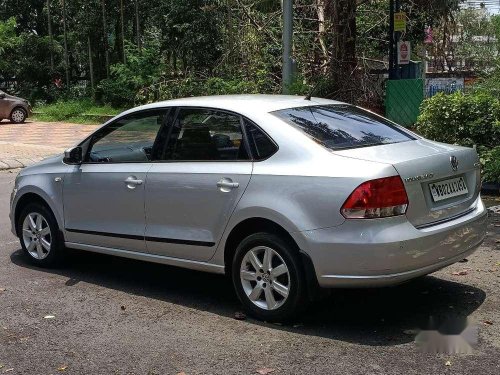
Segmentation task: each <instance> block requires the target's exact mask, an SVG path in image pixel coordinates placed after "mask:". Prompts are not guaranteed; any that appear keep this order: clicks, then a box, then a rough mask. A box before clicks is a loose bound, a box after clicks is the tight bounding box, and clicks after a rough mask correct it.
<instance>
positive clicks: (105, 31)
mask: <svg viewBox="0 0 500 375" xmlns="http://www.w3.org/2000/svg"><path fill="white" fill-rule="evenodd" d="M101 7H102V32H103V34H102V36H103V38H104V58H105V60H106V78H109V51H108V49H109V48H108V25H107V23H106V3H105V0H102V1H101Z"/></svg>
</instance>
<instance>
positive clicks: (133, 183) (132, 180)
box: [123, 176, 144, 189]
mask: <svg viewBox="0 0 500 375" xmlns="http://www.w3.org/2000/svg"><path fill="white" fill-rule="evenodd" d="M123 182H124V183H125V185H127V187H128V188H129V189H135V188H136V187H137V186H138V185H142V183H143V182H144V181H142V180H138V179H137V178H136V177H135V176H129V177H127V178H126V179H125V181H123Z"/></svg>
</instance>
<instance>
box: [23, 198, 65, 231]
mask: <svg viewBox="0 0 500 375" xmlns="http://www.w3.org/2000/svg"><path fill="white" fill-rule="evenodd" d="M30 203H39V204H41V205H43V206H45V207H46V208H47V209H49V210H50V212H52V215H54V217H55V219H56V222H57V224H58V226H59V231H60V232H62V231H61V228H62V226H61V224H62V223H61V222H60V218H59V217H58V215H57V214H56V212H57V211H56V210H55V209H54V207H53V206H52V205H51V204H50V203H49V200H48V199H46V198H45V197H43V196H42V195H41V194H39V193H37V192H33V191H27V192H25V193H24V194H22V195H20V196H19V198H17V200H16V202H15V208H14V225H15V228H16V232H17V231H18V225H17V223H18V221H19V216H20V215H21V212H22V210H23V209H24V208H25V207H26V206H27V205H28V204H30ZM17 235H18V236H19V235H20V234H19V233H17Z"/></svg>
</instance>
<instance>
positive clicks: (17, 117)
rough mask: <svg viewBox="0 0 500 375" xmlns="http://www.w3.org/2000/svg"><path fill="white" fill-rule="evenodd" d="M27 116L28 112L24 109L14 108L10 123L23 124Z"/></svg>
mask: <svg viewBox="0 0 500 375" xmlns="http://www.w3.org/2000/svg"><path fill="white" fill-rule="evenodd" d="M26 117H27V114H26V111H25V110H24V109H22V108H14V110H13V111H12V113H11V114H10V121H12V122H13V123H15V124H21V123H23V122H24V120H26Z"/></svg>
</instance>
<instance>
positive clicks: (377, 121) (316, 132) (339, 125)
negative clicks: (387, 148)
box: [272, 104, 415, 150]
mask: <svg viewBox="0 0 500 375" xmlns="http://www.w3.org/2000/svg"><path fill="white" fill-rule="evenodd" d="M272 114H273V115H275V116H277V117H279V118H280V119H282V120H283V121H285V122H286V123H288V124H290V125H292V126H294V127H296V128H299V129H300V130H302V131H303V132H304V133H305V134H306V135H308V136H309V137H311V138H312V139H314V140H315V141H316V142H319V143H320V144H322V145H323V146H325V147H327V148H329V149H331V150H342V149H348V148H358V147H368V146H376V145H384V144H389V143H399V142H406V141H411V140H413V139H415V138H413V137H412V136H411V135H409V134H408V133H406V132H405V131H404V130H402V129H400V128H398V127H397V126H395V125H394V124H393V123H391V122H390V121H389V120H386V119H384V118H383V117H379V116H377V115H375V114H373V113H371V112H368V111H365V110H363V109H361V108H358V107H355V106H352V105H346V104H333V105H322V106H311V107H300V108H289V109H283V110H280V111H276V112H273V113H272Z"/></svg>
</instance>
